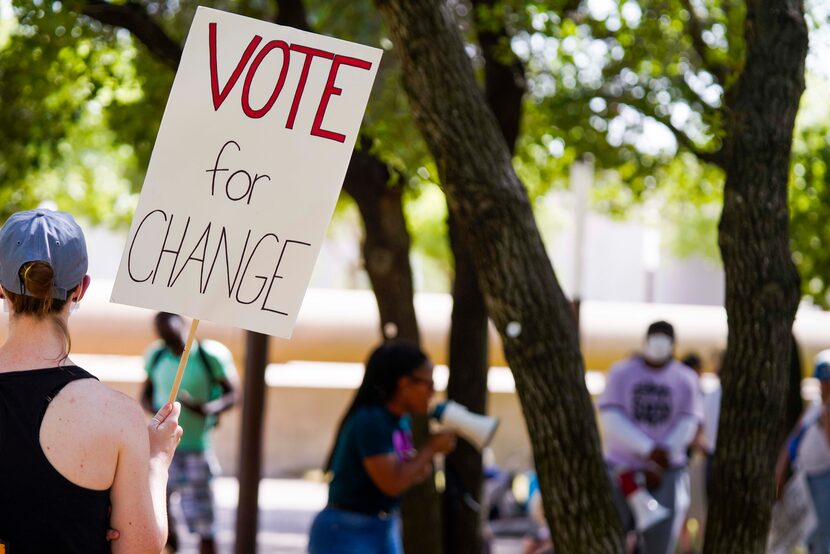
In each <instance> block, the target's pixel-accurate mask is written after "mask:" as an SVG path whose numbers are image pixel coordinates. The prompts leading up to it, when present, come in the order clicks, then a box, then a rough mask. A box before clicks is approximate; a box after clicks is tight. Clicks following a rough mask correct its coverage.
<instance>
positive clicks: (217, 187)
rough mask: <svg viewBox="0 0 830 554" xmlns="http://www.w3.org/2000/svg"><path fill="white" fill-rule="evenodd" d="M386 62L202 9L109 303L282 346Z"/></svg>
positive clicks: (343, 45)
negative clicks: (271, 339)
mask: <svg viewBox="0 0 830 554" xmlns="http://www.w3.org/2000/svg"><path fill="white" fill-rule="evenodd" d="M380 58H381V51H380V50H378V49H375V48H369V47H367V46H362V45H359V44H354V43H350V42H345V41H342V40H337V39H334V38H330V37H324V36H320V35H315V34H312V33H307V32H303V31H298V30H296V29H292V28H290V27H282V26H279V25H274V24H271V23H266V22H263V21H258V20H255V19H250V18H247V17H242V16H238V15H233V14H229V13H225V12H221V11H218V10H213V9H209V8H204V7H200V8H199V9H198V10H197V11H196V16H195V18H194V19H193V24H192V26H191V28H190V32H189V34H188V36H187V42H186V43H185V47H184V51H183V53H182V59H181V63H180V66H179V70H178V72H177V73H176V78H175V81H174V83H173V88H172V90H171V92H170V97H169V99H168V101H167V108H166V109H165V112H164V117H163V119H162V122H161V128H160V129H159V133H158V137H157V138H156V144H155V147H154V148H153V154H152V157H151V158H150V165H149V167H148V169H147V176H146V178H145V181H144V187H143V188H142V191H141V197H140V199H139V202H138V207H137V209H136V212H135V216H134V218H133V222H132V227H131V229H130V233H129V235H128V236H127V243H126V246H125V249H124V254H123V256H122V258H121V265H120V266H119V269H118V275H117V278H116V282H115V287H114V288H113V293H112V301H113V302H118V303H121V304H129V305H133V306H140V307H144V308H150V309H154V310H164V311H168V312H175V313H179V314H183V315H187V316H191V317H193V318H195V319H204V320H209V321H216V322H220V323H225V324H229V325H233V326H235V327H240V328H243V329H250V330H254V331H259V332H262V333H266V334H271V335H276V336H280V337H285V338H288V337H290V336H291V331H292V329H293V327H294V323H295V321H296V318H297V313H298V311H299V309H300V306H301V304H302V300H303V296H304V294H305V291H306V289H307V288H308V283H309V280H310V278H311V272H312V270H313V268H314V263H315V261H316V259H317V255H318V253H319V251H320V246H321V242H322V240H323V237H324V234H325V230H326V227H327V226H328V223H329V220H330V219H331V215H332V212H333V211H334V206H335V203H336V201H337V197H338V194H339V191H340V187H341V185H342V183H343V178H344V176H345V174H346V168H347V166H348V163H349V159H350V157H351V153H352V147H353V146H354V142H355V139H356V137H357V134H358V129H359V127H360V122H361V119H362V118H363V112H364V110H365V108H366V103H367V101H368V99H369V94H370V92H371V89H372V83H373V81H374V78H375V74H376V73H377V69H378V64H379V63H380Z"/></svg>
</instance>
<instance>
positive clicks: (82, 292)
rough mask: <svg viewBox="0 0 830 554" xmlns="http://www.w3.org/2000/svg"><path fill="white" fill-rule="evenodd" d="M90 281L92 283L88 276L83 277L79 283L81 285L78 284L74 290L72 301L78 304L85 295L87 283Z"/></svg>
mask: <svg viewBox="0 0 830 554" xmlns="http://www.w3.org/2000/svg"><path fill="white" fill-rule="evenodd" d="M91 281H92V279H91V278H90V277H89V275H84V278H83V280H82V281H81V284H79V285H78V286H77V287H76V289H75V290H76V293H75V295H74V296H73V297H72V300H74V301H75V302H80V301H81V298H83V297H84V295H85V294H86V289H88V288H89V283H90V282H91Z"/></svg>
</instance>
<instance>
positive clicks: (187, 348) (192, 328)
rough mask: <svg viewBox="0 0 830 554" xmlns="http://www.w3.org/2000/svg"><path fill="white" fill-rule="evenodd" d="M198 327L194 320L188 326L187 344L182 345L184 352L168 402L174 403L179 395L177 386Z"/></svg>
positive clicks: (196, 321) (179, 383) (182, 375)
mask: <svg viewBox="0 0 830 554" xmlns="http://www.w3.org/2000/svg"><path fill="white" fill-rule="evenodd" d="M198 326H199V320H198V319H194V320H193V323H191V324H190V333H188V334H187V342H186V343H184V352H182V359H181V360H180V361H179V370H178V371H177V372H176V380H175V381H173V389H172V390H171V391H170V398H168V399H167V401H168V402H171V403H172V402H175V401H176V397H177V396H178V395H179V386H181V384H182V377H184V368H185V366H187V356H188V355H189V354H190V347H191V346H193V339H194V338H196V328H197V327H198Z"/></svg>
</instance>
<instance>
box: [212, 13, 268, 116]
mask: <svg viewBox="0 0 830 554" xmlns="http://www.w3.org/2000/svg"><path fill="white" fill-rule="evenodd" d="M260 42H262V37H261V36H259V35H254V38H252V39H251V42H250V43H248V47H247V48H246V49H245V53H244V54H242V58H240V60H239V62H238V63H237V64H236V68H235V69H234V70H233V73H231V76H230V78H229V79H228V82H227V83H225V86H224V87H222V90H221V91H220V90H219V74H218V72H217V70H216V23H211V24H210V25H209V26H208V49H209V50H210V92H211V94H212V95H213V109H214V111H216V110H218V109H219V106H221V105H222V102H224V101H225V98H227V97H228V94H230V92H231V89H233V86H234V85H235V84H236V81H237V80H239V76H240V75H241V74H242V70H243V69H245V66H246V65H248V60H250V59H251V56H252V55H253V54H254V50H256V48H257V46H259V43H260Z"/></svg>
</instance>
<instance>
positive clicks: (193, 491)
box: [167, 452, 218, 539]
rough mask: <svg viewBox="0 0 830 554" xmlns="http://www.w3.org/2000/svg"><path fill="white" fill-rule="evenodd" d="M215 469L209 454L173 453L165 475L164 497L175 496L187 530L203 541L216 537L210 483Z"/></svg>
mask: <svg viewBox="0 0 830 554" xmlns="http://www.w3.org/2000/svg"><path fill="white" fill-rule="evenodd" d="M217 466H218V462H217V461H216V457H215V456H214V455H213V452H176V454H175V455H174V456H173V462H172V463H171V464H170V470H169V474H168V481H167V496H168V498H169V497H170V495H171V494H172V493H174V492H176V493H178V494H179V498H180V499H181V507H182V512H183V514H184V519H185V522H186V523H187V528H188V530H189V531H190V532H191V533H194V534H196V535H199V536H200V537H201V538H203V539H210V538H213V537H214V536H215V535H216V516H215V514H214V507H213V490H211V488H210V483H211V481H212V480H213V476H214V474H215V473H216V470H217V469H218V467H217Z"/></svg>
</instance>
